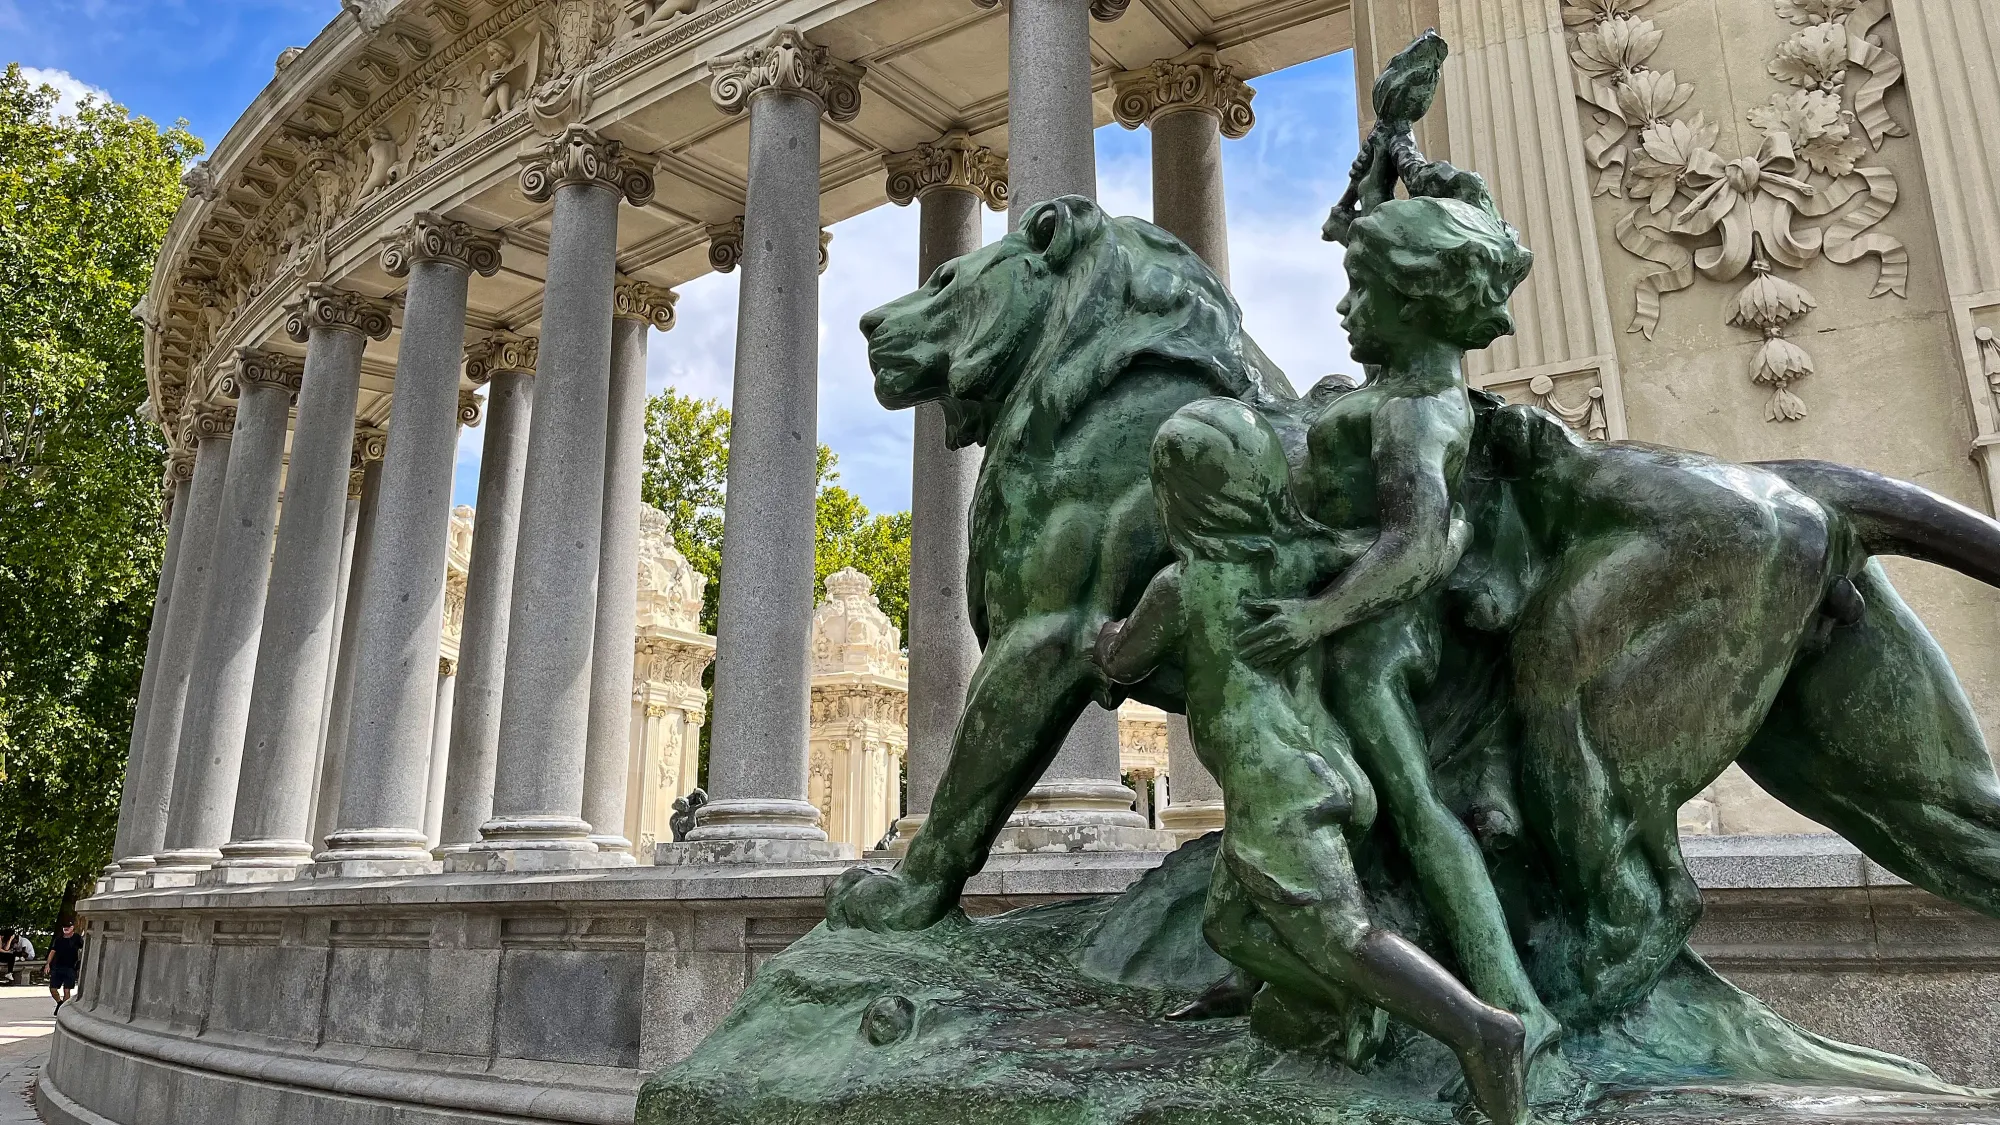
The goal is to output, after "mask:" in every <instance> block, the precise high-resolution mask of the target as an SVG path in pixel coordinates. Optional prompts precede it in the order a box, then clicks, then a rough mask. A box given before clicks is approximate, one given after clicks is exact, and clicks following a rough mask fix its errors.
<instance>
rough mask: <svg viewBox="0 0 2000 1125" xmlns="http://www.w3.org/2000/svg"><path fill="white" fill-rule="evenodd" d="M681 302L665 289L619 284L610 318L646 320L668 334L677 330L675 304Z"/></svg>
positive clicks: (626, 282) (641, 283) (636, 282)
mask: <svg viewBox="0 0 2000 1125" xmlns="http://www.w3.org/2000/svg"><path fill="white" fill-rule="evenodd" d="M680 299H681V295H680V294H678V293H676V292H674V291H673V290H671V289H667V288H665V287H663V286H659V285H649V284H647V283H646V282H643V281H625V280H620V281H619V282H618V283H617V286H616V287H615V288H614V289H613V290H612V297H611V316H612V318H613V319H616V320H643V321H645V322H646V323H648V324H650V325H652V326H653V327H655V328H657V329H659V330H660V331H662V332H665V331H667V330H668V329H670V328H672V327H673V326H674V302H675V301H678V300H680Z"/></svg>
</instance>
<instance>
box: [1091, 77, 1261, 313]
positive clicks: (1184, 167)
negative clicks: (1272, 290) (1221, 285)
mask: <svg viewBox="0 0 2000 1125" xmlns="http://www.w3.org/2000/svg"><path fill="white" fill-rule="evenodd" d="M1115 88H1116V90H1117V94H1116V96H1115V97H1114V99H1113V100H1112V103H1111V104H1112V112H1113V113H1114V114H1115V115H1116V117H1117V118H1118V123H1119V124H1120V125H1123V126H1125V127H1126V128H1127V129H1137V128H1139V127H1140V126H1141V125H1144V126H1147V127H1149V128H1151V130H1152V133H1153V222H1155V223H1157V224H1158V225H1160V226H1161V227H1164V228H1166V230H1168V231H1169V232H1171V233H1172V234H1174V235H1175V236H1176V237H1178V238H1179V239H1180V240H1181V241H1182V242H1185V243H1187V244H1188V248H1189V249H1191V250H1193V251H1194V252H1195V253H1197V254H1199V255H1201V257H1202V260H1203V261H1205V262H1207V263H1208V264H1209V265H1210V266H1211V267H1212V268H1213V269H1214V270H1215V272H1216V273H1218V274H1221V275H1222V280H1223V281H1225V282H1227V281H1228V280H1229V219H1228V213H1227V211H1226V209H1225V207H1224V205H1223V198H1222V138H1224V137H1229V138H1231V139H1235V138H1239V137H1242V136H1244V135H1245V134H1247V133H1248V132H1249V131H1250V126H1252V125H1253V124H1255V123H1256V116H1255V115H1254V114H1253V113H1251V111H1250V99H1251V98H1253V97H1255V96H1256V91H1254V90H1252V89H1251V88H1250V87H1248V86H1246V85H1244V84H1243V80H1242V79H1240V78H1238V77H1236V75H1235V73H1234V72H1233V71H1232V70H1231V69H1230V68H1229V66H1228V65H1226V64H1224V63H1220V62H1217V61H1216V58H1215V48H1214V47H1211V46H1208V45H1205V44H1204V45H1202V46H1198V47H1195V48H1194V49H1193V50H1190V51H1188V52H1186V53H1184V54H1181V55H1177V56H1175V57H1174V58H1171V59H1161V60H1160V61H1159V62H1156V63H1154V64H1153V65H1151V66H1149V67H1146V68H1144V69H1141V70H1135V71H1128V72H1126V73H1125V74H1122V75H1120V76H1119V77H1118V80H1117V83H1116V87H1115Z"/></svg>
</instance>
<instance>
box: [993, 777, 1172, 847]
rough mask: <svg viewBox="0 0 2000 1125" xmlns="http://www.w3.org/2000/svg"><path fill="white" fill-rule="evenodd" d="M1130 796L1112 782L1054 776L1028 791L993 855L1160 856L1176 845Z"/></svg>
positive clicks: (995, 842)
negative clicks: (1148, 820)
mask: <svg viewBox="0 0 2000 1125" xmlns="http://www.w3.org/2000/svg"><path fill="white" fill-rule="evenodd" d="M1132 800H1133V794H1132V791H1131V790H1130V789H1127V788H1125V787H1124V786H1123V785H1120V784H1119V783H1117V782H1115V781H1103V780H1099V779H1097V778H1078V777H1057V778H1049V779H1046V780H1044V781H1043V782H1042V783H1041V784H1039V785H1037V786H1035V787H1034V788H1033V789H1030V790H1029V791H1028V795H1027V796H1026V797H1024V798H1022V799H1021V803H1020V805H1019V806H1017V807H1016V808H1015V809H1014V815H1012V816H1010V817H1008V818H1007V826H1006V827H1005V828H1002V829H1001V830H1000V836H999V838H998V839H996V840H994V841H993V852H994V853H995V854H1001V855H1004V854H1007V853H1021V852H1028V853H1035V852H1161V851H1172V850H1174V848H1175V847H1177V846H1178V844H1177V843H1176V842H1175V840H1174V835H1173V833H1171V832H1167V831H1163V830H1161V829H1158V828H1153V827H1150V826H1148V825H1147V824H1146V818H1145V817H1143V816H1140V815H1139V814H1138V813H1136V812H1134V811H1133V810H1132Z"/></svg>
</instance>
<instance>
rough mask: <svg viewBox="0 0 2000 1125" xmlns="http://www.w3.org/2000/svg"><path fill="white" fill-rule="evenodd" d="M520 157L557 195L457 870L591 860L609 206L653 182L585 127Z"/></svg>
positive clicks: (611, 244) (542, 192) (530, 185)
mask: <svg viewBox="0 0 2000 1125" xmlns="http://www.w3.org/2000/svg"><path fill="white" fill-rule="evenodd" d="M526 159H527V163H526V165H525V167H523V168H522V170H521V191H522V193H523V194H524V195H526V196H527V197H528V199H529V200H531V201H533V202H537V203H543V202H547V201H549V200H550V199H553V200H554V201H555V213H554V215H553V217H552V218H551V220H550V234H549V258H548V269H547V275H546V277H547V280H546V282H545V284H546V292H545V294H544V296H543V301H542V340H541V352H540V366H539V368H538V373H537V374H536V376H535V383H536V388H535V400H536V401H535V412H534V415H535V416H534V425H533V426H532V427H530V429H529V433H528V454H527V466H526V469H525V471H524V476H523V479H522V485H521V521H520V534H519V546H518V548H517V550H516V553H515V557H514V583H513V590H512V606H511V608H510V610H509V618H508V624H507V667H506V674H505V677H504V681H503V689H502V699H503V705H502V707H501V711H500V752H499V757H498V760H497V762H496V763H495V767H494V775H493V816H492V819H490V820H488V821H487V822H486V823H485V824H483V825H481V826H480V837H481V839H480V842H479V843H478V844H475V845H473V848H472V850H470V851H468V852H465V853H461V854H454V855H452V856H450V857H448V859H447V863H449V864H451V865H452V869H454V870H458V869H484V870H532V869H536V868H548V867H571V866H581V865H591V864H595V863H597V862H599V860H598V858H597V848H596V846H595V845H594V844H592V843H591V842H590V838H589V834H590V826H589V825H588V824H586V823H584V820H583V816H582V812H583V765H584V738H585V732H586V728H587V725H588V723H589V700H590V656H591V652H590V649H591V638H592V633H593V629H594V626H595V617H596V612H597V578H598V575H597V554H598V540H599V524H600V521H601V520H602V518H603V509H604V438H605V425H606V421H605V420H606V412H607V410H608V406H607V401H608V397H609V386H608V384H609V383H610V379H611V312H612V288H613V285H614V283H615V281H616V272H617V254H618V203H619V200H620V199H624V200H628V201H630V202H631V203H632V205H633V206H641V205H644V204H645V203H646V201H648V200H650V199H651V198H652V196H653V176H652V172H651V169H650V164H649V163H647V162H644V161H641V160H635V159H633V158H632V157H631V156H629V155H627V154H626V152H625V151H624V146H622V145H621V144H619V142H617V141H613V140H606V139H605V138H603V137H601V136H599V135H597V134H596V133H593V132H591V131H590V130H588V129H585V128H583V127H582V126H571V127H570V128H568V129H567V130H565V131H564V133H563V135H562V136H560V137H557V138H555V139H554V140H552V141H550V142H549V144H548V145H547V146H545V147H544V148H542V149H541V150H540V151H538V152H537V153H535V154H534V155H532V156H530V157H528V158H526Z"/></svg>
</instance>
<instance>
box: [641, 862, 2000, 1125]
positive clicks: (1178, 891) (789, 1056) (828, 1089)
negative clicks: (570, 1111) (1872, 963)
mask: <svg viewBox="0 0 2000 1125" xmlns="http://www.w3.org/2000/svg"><path fill="white" fill-rule="evenodd" d="M1215 839H1216V838H1215V837H1208V838H1205V839H1204V840H1200V841H1196V842H1195V843H1193V844H1190V845H1188V846H1187V847H1185V848H1183V849H1181V851H1179V852H1177V853H1175V854H1174V855H1173V856H1172V857H1170V858H1169V859H1168V861H1167V862H1166V863H1165V864H1164V865H1162V867H1161V868H1160V869H1159V870H1157V871H1155V872H1153V873H1152V874H1150V875H1148V876H1147V877H1146V878H1145V879H1144V880H1142V881H1141V882H1140V883H1139V884H1138V885H1137V886H1136V887H1134V888H1133V889H1132V890H1131V891H1129V892H1127V893H1126V894H1125V895H1122V896H1118V897H1115V898H1094V899H1079V900H1075V901H1072V902H1066V903H1061V904H1057V905H1054V906H1045V907H1035V908H1031V909H1026V910H1018V911H1014V912H1012V913H1009V914H1004V915H1000V916H997V917H994V918H990V919H982V920H970V919H967V918H965V917H963V916H954V917H952V918H950V919H947V920H946V921H944V922H942V923H940V924H938V925H937V926H934V927H932V928H931V929H929V930H927V931H924V932H922V933H916V934H875V933H869V932H867V931H861V930H840V931H833V930H829V929H827V928H826V927H825V926H821V927H819V928H818V929H815V930H814V931H813V932H812V933H810V934H808V935H807V936H806V937H805V938H803V939H801V940H800V941H799V942H798V943H796V944H795V945H793V946H792V947H791V948H789V949H787V950H786V951H785V952H783V953H781V954H779V955H778V956H776V957H774V958H772V959H771V960H770V961H769V962H768V963H766V964H765V965H764V966H763V967H762V968H761V969H759V970H758V972H757V975H756V978H755V979H754V981H753V982H752V984H751V986H750V988H749V990H748V991H747V992H746V993H745V994H744V996H743V998H742V1000H741V1002H739V1003H738V1005H737V1006H736V1008H735V1010H734V1011H733V1012H732V1013H731V1014H730V1016H729V1017H728V1019H727V1020H726V1021H725V1022H724V1023H723V1025H722V1026H721V1027H720V1028H719V1029H718V1030H717V1031H716V1032H715V1033H714V1034H713V1035H712V1036H710V1037H709V1038H708V1039H707V1040H706V1041H705V1042H704V1043H703V1044H702V1045H701V1046H700V1047H699V1048H698V1049H697V1050H696V1051H695V1053H694V1054H693V1055H692V1056H691V1057H689V1058H688V1059H686V1060H685V1061H683V1062H682V1063H680V1064H679V1065H677V1066H675V1067H673V1068H671V1069H669V1070H666V1071H664V1072H662V1073H660V1074H658V1075H656V1076H655V1077H654V1078H653V1079H652V1080H651V1081H649V1082H648V1083H647V1084H646V1087H645V1089H644V1090H643V1091H642V1092H641V1094H640V1098H639V1110H638V1123H639V1125H680V1123H684V1122H701V1123H703V1125H1364V1123H1365V1125H1425V1123H1438V1125H1444V1123H1448V1122H1454V1121H1459V1122H1472V1121H1480V1120H1483V1118H1481V1117H1480V1116H1479V1115H1478V1114H1476V1113H1475V1112H1474V1111H1472V1110H1470V1109H1467V1108H1464V1107H1463V1106H1462V1105H1461V1104H1460V1101H1461V1097H1460V1092H1459V1091H1460V1086H1461V1084H1460V1082H1459V1080H1458V1073H1457V1067H1456V1065H1455V1063H1454V1061H1453V1060H1452V1058H1451V1057H1450V1055H1449V1054H1448V1053H1447V1052H1445V1051H1444V1049H1443V1048H1442V1047H1441V1046H1440V1045H1438V1044H1437V1043H1435V1042H1434V1041H1432V1040H1430V1039H1427V1038H1425V1037H1423V1036H1421V1035H1418V1034H1416V1033H1414V1032H1411V1031H1408V1030H1406V1029H1402V1028H1399V1027H1393V1026H1392V1028H1391V1030H1390V1033H1389V1035H1388V1037H1387V1039H1386V1042H1385V1045H1384V1046H1383V1047H1382V1049H1381V1050H1380V1052H1379V1053H1378V1054H1377V1055H1376V1056H1375V1057H1374V1058H1373V1059H1372V1060H1370V1061H1369V1062H1367V1063H1365V1064H1364V1065H1362V1066H1361V1067H1360V1068H1358V1069H1355V1068H1350V1067H1348V1066H1345V1065H1343V1063H1342V1062H1341V1061H1339V1059H1340V1052H1339V1049H1338V1048H1337V1047H1335V1046H1334V1044H1335V1042H1336V1041H1338V1040H1339V1038H1340V1037H1339V1036H1338V1035H1329V1036H1328V1038H1327V1040H1326V1045H1325V1046H1324V1047H1323V1048H1319V1049H1313V1048H1308V1049H1286V1048H1280V1047H1277V1046H1274V1045H1273V1044H1274V1042H1276V1041H1284V1042H1292V1043H1296V1042H1298V1041H1299V1040H1300V1038H1301V1031H1300V1027H1299V1026H1298V1023H1297V1017H1296V1016H1295V1015H1288V1014H1287V1013H1286V1012H1284V1011H1283V1010H1281V1008H1280V1007H1279V1006H1278V1005H1275V1004H1266V1003H1264V1002H1263V1000H1262V999H1260V1001H1259V1005H1258V1006H1257V1007H1256V1008H1255V1009H1254V1010H1253V1011H1252V1013H1251V1014H1250V1015H1249V1016H1247V1017H1239V1018H1232V1019H1217V1020H1209V1021H1204V1022H1197V1023H1178V1022H1172V1021H1169V1020H1167V1019H1166V1018H1165V1016H1166V1013H1168V1012H1170V1011H1172V1010H1174V1009H1175V1008H1177V1007H1179V1006H1180V1005H1182V1004H1184V1003H1186V1002H1187V1001H1189V1000H1190V999H1192V998H1193V997H1194V996H1195V995H1196V994H1198V993H1199V992H1200V991H1201V990H1202V989H1203V988H1204V987H1206V986H1207V985H1208V984H1210V983H1212V982H1213V981H1215V980H1216V979H1217V978H1219V977H1220V976H1221V975H1222V974H1223V972H1224V969H1225V965H1224V963H1223V962H1222V961H1221V959H1220V958H1218V957H1216V956H1215V954H1214V953H1212V952H1211V951H1210V950H1209V949H1208V947H1207V946H1206V944H1204V943H1203V942H1202V940H1201V936H1200V922H1201V908H1202V902H1203V898H1204V895H1205V893H1206V888H1207V882H1208V872H1209V868H1210V865H1211V864H1212V862H1213V860H1214V853H1215V847H1214V844H1215ZM1288 1020H1289V1021H1291V1022H1289V1023H1288V1022H1287V1021H1288ZM1308 1037H1309V1036H1308ZM1535 1101H1536V1111H1537V1113H1538V1115H1539V1116H1540V1117H1541V1118H1542V1119H1544V1120H1546V1121H1548V1122H1552V1123H1553V1122H1576V1123H1590V1125H1624V1123H1630V1125H1752V1123H1756V1125H1763V1123H1766V1122H1770V1123H1776V1122H1785V1123H1787V1125H1794V1123H1806V1122H1825V1123H1828V1125H1832V1123H1835V1122H1839V1123H1843V1125H1847V1123H1860V1122H1867V1123H1871V1125H1889V1123H1900V1122H1910V1123H1916V1122H1925V1123H1932V1125H1945V1123H1949V1125H1970V1123H1973V1122H1983V1123H1990V1122H2000V1102H1996V1101H1989V1100H1986V1099H1984V1098H1983V1097H1981V1096H1979V1094H1977V1093H1976V1092H1974V1091H1969V1090H1964V1089H1961V1088H1958V1087H1954V1086H1951V1085H1948V1084H1946V1083H1944V1082H1942V1081H1940V1080H1938V1079H1937V1078H1936V1077H1935V1076H1933V1075H1931V1074H1930V1072H1929V1071H1927V1070H1925V1069H1924V1068H1922V1067H1920V1066H1917V1065H1915V1064H1912V1063H1909V1062H1906V1061H1904V1060H1901V1059H1897V1058H1894V1057H1892V1056H1888V1055H1883V1054H1880V1053H1878V1052H1874V1051H1870V1050H1866V1049H1863V1048H1859V1047H1849V1046H1845V1045H1842V1044H1838V1043H1834V1042H1831V1041H1829V1040H1826V1039H1823V1038H1821V1037H1819V1036H1816V1035H1813V1034H1811V1033H1810V1032H1806V1031H1804V1030H1802V1029H1800V1028H1798V1027H1796V1026H1794V1025H1792V1024H1790V1023H1788V1022H1786V1021H1785V1020H1783V1019H1782V1018H1780V1017H1779V1016H1777V1015H1776V1014H1775V1013H1773V1012H1771V1011H1770V1010H1769V1009H1768V1008H1766V1007H1765V1006H1764V1005H1762V1004H1760V1003H1759V1002H1758V1001H1757V1000H1755V999H1754V998H1753V997H1750V996H1749V995H1747V994H1745V993H1743V992H1741V991H1739V990H1737V989H1735V988H1734V987H1732V986H1730V985H1729V984H1728V983H1727V982H1726V981H1724V980H1722V979H1721V978H1720V977H1718V976H1716V975H1715V974H1714V973H1713V972H1712V971H1710V970H1709V969H1708V968H1707V966H1706V965H1704V964H1702V962H1701V961H1700V960H1699V959H1698V958H1696V957H1694V956H1693V955H1692V954H1688V955H1686V956H1684V957H1683V958H1682V959H1681V960H1680V961H1679V962H1678V963H1677V964H1676V966H1675V967H1674V969H1673V970H1672V971H1670V973H1669V975H1668V977H1667V979H1666V980H1665V981H1663V982H1662V984H1661V986H1660V988H1659V989H1658V990H1657V991H1656V992H1655V994H1654V996H1653V998H1652V999H1650V1000H1649V1001H1647V1003H1646V1004H1645V1005H1644V1006H1643V1007H1642V1008H1641V1009H1639V1010H1637V1011H1635V1012H1632V1013H1629V1014H1628V1015H1627V1016H1625V1017H1623V1018H1622V1019H1621V1020H1620V1021H1618V1022H1617V1023H1616V1025H1615V1026H1607V1027H1604V1028H1599V1029H1596V1030H1594V1031H1592V1032H1590V1033H1584V1034H1572V1035H1570V1036H1569V1037H1568V1038H1566V1039H1565V1041H1564V1043H1563V1046H1562V1055H1561V1057H1560V1058H1557V1059H1554V1060H1552V1061H1550V1062H1545V1063H1544V1064H1543V1066H1541V1067H1540V1068H1538V1070H1537V1082H1536V1089H1535Z"/></svg>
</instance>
